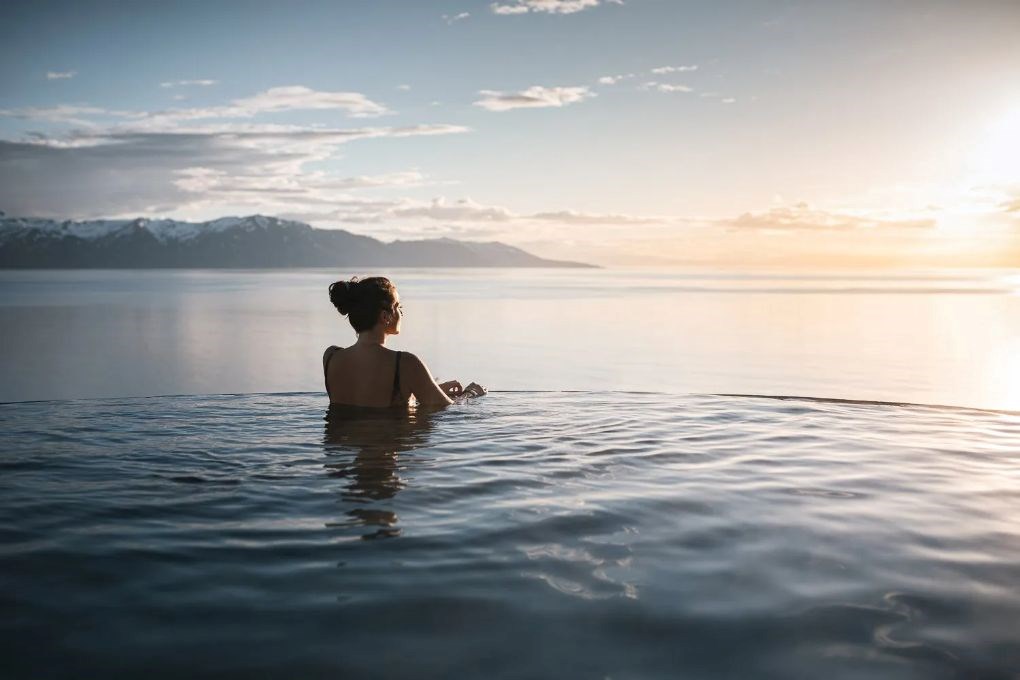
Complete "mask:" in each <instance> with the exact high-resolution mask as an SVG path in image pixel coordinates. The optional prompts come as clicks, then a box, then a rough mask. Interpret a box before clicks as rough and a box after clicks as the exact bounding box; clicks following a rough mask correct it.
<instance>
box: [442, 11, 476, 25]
mask: <svg viewBox="0 0 1020 680" xmlns="http://www.w3.org/2000/svg"><path fill="white" fill-rule="evenodd" d="M469 16H471V15H470V14H469V13H468V12H461V13H460V14H453V15H450V14H444V15H443V21H445V22H446V23H447V25H453V24H455V23H456V22H458V21H463V20H464V19H467V18H468V17H469Z"/></svg>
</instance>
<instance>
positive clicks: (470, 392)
mask: <svg viewBox="0 0 1020 680" xmlns="http://www.w3.org/2000/svg"><path fill="white" fill-rule="evenodd" d="M487 393H488V390H486V389H485V388H484V387H482V386H481V385H479V384H478V383H471V384H470V385H468V386H467V387H465V388H464V396H465V397H480V396H482V395H483V394H487Z"/></svg>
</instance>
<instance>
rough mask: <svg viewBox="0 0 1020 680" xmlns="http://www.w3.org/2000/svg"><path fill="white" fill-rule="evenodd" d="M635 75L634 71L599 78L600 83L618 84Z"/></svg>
mask: <svg viewBox="0 0 1020 680" xmlns="http://www.w3.org/2000/svg"><path fill="white" fill-rule="evenodd" d="M633 77H634V74H633V73H624V74H619V75H615V76H602V77H601V78H599V85H616V84H617V83H618V82H620V81H621V80H627V79H628V78H633Z"/></svg>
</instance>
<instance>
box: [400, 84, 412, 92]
mask: <svg viewBox="0 0 1020 680" xmlns="http://www.w3.org/2000/svg"><path fill="white" fill-rule="evenodd" d="M397 89H398V90H400V91H401V92H409V91H410V90H411V86H410V85H407V84H406V83H401V84H400V85H397Z"/></svg>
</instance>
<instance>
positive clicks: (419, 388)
mask: <svg viewBox="0 0 1020 680" xmlns="http://www.w3.org/2000/svg"><path fill="white" fill-rule="evenodd" d="M404 356H405V357H407V359H406V361H407V364H405V365H406V367H407V368H408V369H410V370H408V371H407V376H408V387H410V388H411V394H413V395H414V398H415V399H417V400H418V403H419V404H422V405H423V406H446V405H448V404H452V403H453V400H452V399H450V397H449V396H447V394H446V393H445V392H444V391H443V389H442V388H441V387H440V386H439V385H437V384H436V381H435V380H433V379H432V374H431V373H430V372H429V369H428V367H427V366H426V365H425V362H424V361H422V360H421V359H419V358H418V357H417V356H415V355H414V354H411V353H410V352H404Z"/></svg>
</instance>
